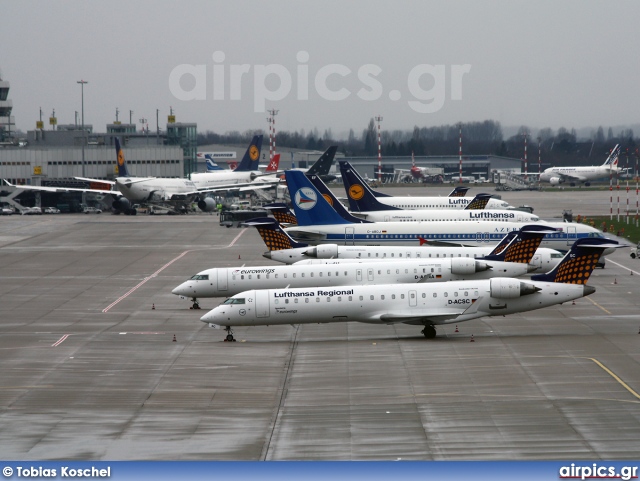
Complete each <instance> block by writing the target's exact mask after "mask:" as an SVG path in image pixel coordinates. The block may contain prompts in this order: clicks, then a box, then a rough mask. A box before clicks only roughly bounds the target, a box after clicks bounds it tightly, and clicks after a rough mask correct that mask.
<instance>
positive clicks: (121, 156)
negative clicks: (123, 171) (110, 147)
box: [118, 150, 124, 167]
mask: <svg viewBox="0 0 640 481" xmlns="http://www.w3.org/2000/svg"><path fill="white" fill-rule="evenodd" d="M118 165H119V166H120V167H122V166H123V165H124V154H123V153H122V150H118Z"/></svg>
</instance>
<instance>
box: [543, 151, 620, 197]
mask: <svg viewBox="0 0 640 481" xmlns="http://www.w3.org/2000/svg"><path fill="white" fill-rule="evenodd" d="M619 154H620V145H619V144H618V145H616V146H615V147H614V148H613V150H612V151H611V153H610V154H609V156H608V157H607V160H605V161H604V163H603V164H602V165H599V166H596V165H593V166H581V167H549V168H548V169H545V170H544V172H542V173H540V181H541V182H549V183H550V184H551V185H560V184H564V183H565V182H566V183H569V184H570V185H571V186H574V185H576V183H582V184H584V185H585V186H587V187H588V186H589V185H591V183H590V182H589V181H590V180H596V179H601V178H603V177H609V176H610V175H612V174H618V173H620V172H623V171H624V170H625V169H620V168H619V167H618V155H619Z"/></svg>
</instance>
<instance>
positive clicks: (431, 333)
mask: <svg viewBox="0 0 640 481" xmlns="http://www.w3.org/2000/svg"><path fill="white" fill-rule="evenodd" d="M422 334H424V337H426V338H427V339H433V338H435V337H436V328H435V327H433V326H425V328H424V329H423V330H422Z"/></svg>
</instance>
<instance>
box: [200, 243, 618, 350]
mask: <svg viewBox="0 0 640 481" xmlns="http://www.w3.org/2000/svg"><path fill="white" fill-rule="evenodd" d="M616 247H619V244H618V243H617V242H615V241H610V240H607V239H581V240H579V241H577V242H576V243H575V244H574V246H573V247H572V248H571V250H570V251H569V253H567V255H566V256H565V257H564V258H563V259H562V261H561V262H560V264H558V266H556V268H555V269H554V270H552V271H551V272H549V273H548V274H544V275H541V276H534V277H533V278H532V280H528V279H515V278H512V277H494V278H491V279H481V280H464V281H451V282H437V283H414V284H409V283H404V284H379V285H365V286H362V285H343V286H339V287H306V288H288V289H262V290H247V291H244V292H241V293H239V294H236V295H234V296H232V297H230V298H229V299H227V300H226V301H224V302H223V303H222V304H221V305H219V306H218V307H216V308H215V309H213V310H211V311H210V312H208V313H207V314H205V315H204V316H202V317H201V321H202V322H206V323H208V324H209V325H210V326H212V327H217V328H220V327H222V328H224V329H225V331H226V332H227V335H226V338H225V340H226V341H234V340H235V339H234V337H233V331H232V327H235V326H266V325H284V324H292V325H293V324H311V323H313V324H315V323H329V322H363V323H370V324H397V323H404V324H410V325H418V326H423V330H422V333H423V334H424V336H425V337H426V338H429V339H431V338H434V337H435V336H436V328H435V326H436V325H441V324H450V323H460V322H464V321H470V320H472V319H477V318H480V317H487V316H505V315H508V314H514V313H519V312H526V311H531V310H536V309H541V308H544V307H549V306H553V305H556V304H562V303H565V302H568V301H571V300H574V299H579V298H581V297H584V296H588V295H590V294H592V293H594V292H595V288H594V287H592V286H588V285H586V283H587V281H588V280H589V276H590V275H591V272H592V271H593V269H594V267H595V265H596V263H597V261H598V259H599V258H600V256H601V254H602V252H603V251H604V250H605V249H609V248H616ZM252 332H255V331H252Z"/></svg>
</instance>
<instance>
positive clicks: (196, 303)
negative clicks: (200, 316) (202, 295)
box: [189, 297, 201, 309]
mask: <svg viewBox="0 0 640 481" xmlns="http://www.w3.org/2000/svg"><path fill="white" fill-rule="evenodd" d="M191 300H192V301H193V306H191V307H190V308H189V309H201V307H200V304H198V299H196V298H195V297H194V298H193V299H191Z"/></svg>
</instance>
